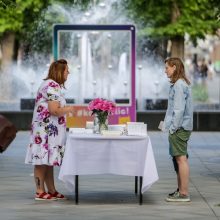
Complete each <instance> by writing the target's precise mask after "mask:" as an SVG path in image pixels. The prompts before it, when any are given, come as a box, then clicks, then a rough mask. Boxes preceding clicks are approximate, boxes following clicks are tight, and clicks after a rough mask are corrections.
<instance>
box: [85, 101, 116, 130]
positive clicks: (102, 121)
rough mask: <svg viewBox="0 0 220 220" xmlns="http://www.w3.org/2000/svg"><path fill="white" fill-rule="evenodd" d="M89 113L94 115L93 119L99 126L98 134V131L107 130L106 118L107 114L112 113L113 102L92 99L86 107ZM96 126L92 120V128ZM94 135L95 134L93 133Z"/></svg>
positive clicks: (113, 108) (113, 110) (113, 109)
mask: <svg viewBox="0 0 220 220" xmlns="http://www.w3.org/2000/svg"><path fill="white" fill-rule="evenodd" d="M88 109H89V111H92V115H93V114H95V118H97V120H98V121H97V123H98V126H99V129H98V130H99V132H100V130H102V129H103V130H107V129H108V125H107V123H106V122H107V117H108V115H109V114H111V113H114V112H115V109H116V106H115V104H114V103H113V102H111V101H108V100H105V99H100V98H97V99H94V100H92V101H91V102H90V103H89V106H88ZM95 125H96V120H95V119H94V127H96V126H95ZM95 133H97V132H96V131H95Z"/></svg>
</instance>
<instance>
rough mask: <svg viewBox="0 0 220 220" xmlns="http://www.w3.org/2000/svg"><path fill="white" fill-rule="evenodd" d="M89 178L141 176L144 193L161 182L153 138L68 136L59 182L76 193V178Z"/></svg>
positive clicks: (90, 135)
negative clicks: (157, 182)
mask: <svg viewBox="0 0 220 220" xmlns="http://www.w3.org/2000/svg"><path fill="white" fill-rule="evenodd" d="M89 174H118V175H127V176H142V177H143V183H142V190H141V191H142V193H143V192H145V191H146V190H147V189H149V187H150V186H151V185H152V184H153V183H154V182H156V181H157V180H158V179H159V177H158V173H157V168H156V164H155V160H154V154H153V149H152V145H151V141H150V138H149V137H148V136H146V137H140V136H115V137H105V136H101V135H97V134H69V135H68V137H67V143H66V150H65V155H64V158H63V163H62V166H61V169H60V173H59V179H60V180H62V181H63V182H64V183H65V185H66V188H67V189H68V190H69V191H71V192H73V191H74V185H75V179H74V177H75V175H89Z"/></svg>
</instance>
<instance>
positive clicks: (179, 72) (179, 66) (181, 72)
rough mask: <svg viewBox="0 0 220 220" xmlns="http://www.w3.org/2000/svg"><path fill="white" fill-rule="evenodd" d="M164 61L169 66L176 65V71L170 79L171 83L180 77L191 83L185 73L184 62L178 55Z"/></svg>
mask: <svg viewBox="0 0 220 220" xmlns="http://www.w3.org/2000/svg"><path fill="white" fill-rule="evenodd" d="M164 63H167V64H168V65H169V66H171V67H173V66H176V69H175V70H174V73H173V75H172V77H171V79H170V82H171V83H175V82H176V81H177V80H178V79H184V80H185V82H186V83H187V84H188V85H190V81H189V80H188V79H187V77H186V74H185V68H184V65H183V62H182V60H181V59H180V58H178V57H170V58H167V59H166V60H165V61H164Z"/></svg>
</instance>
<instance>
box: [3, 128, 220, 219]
mask: <svg viewBox="0 0 220 220" xmlns="http://www.w3.org/2000/svg"><path fill="white" fill-rule="evenodd" d="M149 136H150V138H151V142H152V146H153V150H154V154H155V160H156V164H157V168H158V174H159V178H160V179H159V181H158V182H156V183H155V184H154V185H153V186H152V187H151V188H150V189H149V190H148V191H147V192H145V193H144V194H143V205H139V204H138V198H137V197H136V196H135V193H134V177H128V176H118V175H91V176H80V179H79V187H80V188H79V192H80V194H79V204H78V205H75V201H74V195H72V194H71V193H69V192H68V191H67V190H66V189H65V187H64V185H63V183H62V182H61V181H59V180H58V179H57V176H58V172H59V168H55V174H56V175H55V179H56V184H57V189H58V190H59V191H61V192H62V193H64V194H65V195H66V196H67V197H68V200H66V201H49V202H47V201H35V200H34V181H33V167H32V166H31V165H25V164H24V157H25V152H26V146H27V144H28V139H29V132H27V131H20V132H18V134H17V137H16V139H15V140H14V142H13V143H12V145H11V146H10V147H9V148H8V149H7V150H6V151H5V152H4V153H3V154H0V198H1V199H0V219H1V220H15V219H16V220H18V219H19V220H25V219H30V220H40V219H42V220H43V219H44V220H47V219H51V220H61V219H64V220H65V219H74V220H91V219H94V220H99V219H104V220H113V219H115V220H121V219H126V220H136V219H137V220H139V219H144V220H146V219H149V220H159V219H163V220H166V219H167V220H168V219H169V220H170V219H190V220H196V219H198V220H217V219H220V132H193V134H192V137H191V140H190V143H189V145H190V147H189V155H190V167H191V177H190V194H191V200H192V201H191V202H189V203H168V202H166V201H165V198H166V196H167V194H168V193H170V192H172V191H174V190H175V189H176V179H175V172H174V171H173V167H172V161H171V159H170V158H169V155H168V141H167V134H166V133H162V132H149Z"/></svg>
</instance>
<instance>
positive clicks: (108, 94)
mask: <svg viewBox="0 0 220 220" xmlns="http://www.w3.org/2000/svg"><path fill="white" fill-rule="evenodd" d="M108 70H109V71H108V77H107V80H108V82H107V97H108V99H109V100H110V99H111V70H112V65H108Z"/></svg>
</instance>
